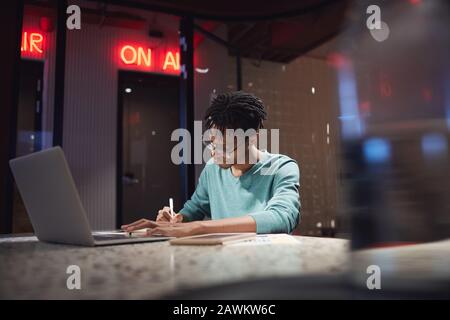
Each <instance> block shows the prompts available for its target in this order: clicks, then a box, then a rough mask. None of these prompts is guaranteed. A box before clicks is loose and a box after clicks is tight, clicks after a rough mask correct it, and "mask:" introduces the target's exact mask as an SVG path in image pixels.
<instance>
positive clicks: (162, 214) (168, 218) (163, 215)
mask: <svg viewBox="0 0 450 320" xmlns="http://www.w3.org/2000/svg"><path fill="white" fill-rule="evenodd" d="M156 222H170V223H180V222H183V215H182V214H181V213H176V214H174V216H173V217H172V215H171V214H170V208H169V207H164V208H162V209H161V210H159V211H158V216H157V217H156Z"/></svg>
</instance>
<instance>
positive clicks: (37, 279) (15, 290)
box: [0, 237, 349, 299]
mask: <svg viewBox="0 0 450 320" xmlns="http://www.w3.org/2000/svg"><path fill="white" fill-rule="evenodd" d="M295 240H296V242H295V243H290V244H263V245H246V246H208V247H200V246H171V245H169V243H168V242H158V243H141V244H128V245H118V246H108V247H96V248H85V247H74V246H66V245H55V244H47V243H41V242H38V241H36V238H34V237H18V238H0V299H80V298H81V299H156V298H160V297H163V296H165V295H167V294H173V293H175V292H177V291H178V289H192V288H198V287H204V286H209V285H216V284H222V283H229V282H234V281H241V280H249V279H257V278H262V277H267V276H275V277H277V276H280V277H282V276H293V275H305V274H313V273H320V274H336V273H339V272H345V271H346V270H347V268H348V266H347V263H348V250H349V245H348V241H347V240H342V239H328V238H313V237H295ZM69 265H78V266H79V267H80V269H81V290H68V289H67V286H66V281H67V278H68V276H69V275H68V274H67V273H66V270H67V267H68V266H69Z"/></svg>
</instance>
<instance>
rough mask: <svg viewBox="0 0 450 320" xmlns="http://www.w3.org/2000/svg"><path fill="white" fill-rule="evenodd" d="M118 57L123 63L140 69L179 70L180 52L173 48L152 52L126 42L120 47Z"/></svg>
mask: <svg viewBox="0 0 450 320" xmlns="http://www.w3.org/2000/svg"><path fill="white" fill-rule="evenodd" d="M155 56H156V57H155ZM119 57H120V61H121V62H122V63H123V64H125V65H127V66H130V67H133V66H134V67H136V68H138V69H140V70H145V71H156V72H157V71H163V72H169V73H176V72H178V71H179V70H180V54H179V53H178V52H176V51H175V50H169V51H165V52H164V51H163V52H158V51H155V52H154V51H153V50H152V49H150V48H144V47H142V46H136V45H130V44H126V45H123V46H122V47H120V50H119Z"/></svg>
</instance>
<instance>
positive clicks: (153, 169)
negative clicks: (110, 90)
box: [117, 71, 182, 226]
mask: <svg viewBox="0 0 450 320" xmlns="http://www.w3.org/2000/svg"><path fill="white" fill-rule="evenodd" d="M179 83H180V82H179V78H178V77H175V76H164V75H156V74H147V73H139V72H128V71H127V72H126V71H120V72H119V87H118V88H119V97H118V98H119V100H118V101H119V103H118V105H119V120H118V121H119V123H118V125H119V131H118V132H119V136H118V159H117V160H118V161H117V163H118V170H117V173H118V187H117V191H118V193H117V199H118V201H117V202H118V207H117V223H118V225H119V226H120V225H121V224H124V223H129V222H132V221H135V220H137V219H141V218H146V219H155V218H156V215H157V212H158V210H159V209H161V208H162V207H163V206H168V202H169V198H170V197H171V198H173V199H174V210H175V211H178V210H180V209H181V206H182V203H181V201H182V196H181V190H182V183H181V182H182V178H181V175H180V173H181V172H180V167H179V166H177V165H175V164H173V162H172V161H171V151H172V148H173V147H174V146H175V145H176V144H177V143H178V142H176V141H174V142H172V141H171V134H172V132H173V131H174V130H175V129H177V128H179V126H180V113H179Z"/></svg>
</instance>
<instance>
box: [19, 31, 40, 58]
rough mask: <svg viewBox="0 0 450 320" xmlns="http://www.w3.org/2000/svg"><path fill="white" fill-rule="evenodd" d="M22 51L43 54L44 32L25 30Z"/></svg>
mask: <svg viewBox="0 0 450 320" xmlns="http://www.w3.org/2000/svg"><path fill="white" fill-rule="evenodd" d="M20 51H21V52H22V53H30V54H34V55H40V54H42V53H43V52H44V36H43V35H42V33H39V32H27V31H24V32H23V33H22V43H21V46H20Z"/></svg>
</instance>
